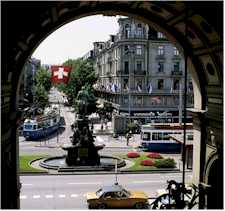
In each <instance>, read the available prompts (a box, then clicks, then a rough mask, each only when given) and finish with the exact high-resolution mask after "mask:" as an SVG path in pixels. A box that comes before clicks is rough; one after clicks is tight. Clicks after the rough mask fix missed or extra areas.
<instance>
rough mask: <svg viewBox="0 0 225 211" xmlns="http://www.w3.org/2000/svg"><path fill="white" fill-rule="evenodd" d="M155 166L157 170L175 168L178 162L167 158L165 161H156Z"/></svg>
mask: <svg viewBox="0 0 225 211" xmlns="http://www.w3.org/2000/svg"><path fill="white" fill-rule="evenodd" d="M154 166H155V167H157V168H175V166H176V162H175V161H174V159H173V158H166V159H163V160H156V161H155V163H154Z"/></svg>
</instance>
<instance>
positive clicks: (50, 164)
mask: <svg viewBox="0 0 225 211" xmlns="http://www.w3.org/2000/svg"><path fill="white" fill-rule="evenodd" d="M116 161H117V167H118V168H121V167H124V166H125V165H126V162H125V160H123V159H121V158H119V157H115V156H107V155H101V156H100V165H95V166H87V165H85V166H82V165H76V166H75V165H72V166H69V165H67V164H66V161H65V156H59V157H50V158H46V159H44V160H43V161H41V162H40V164H39V165H40V166H41V167H43V168H46V169H53V170H57V171H58V172H73V171H111V170H113V169H114V168H115V163H116Z"/></svg>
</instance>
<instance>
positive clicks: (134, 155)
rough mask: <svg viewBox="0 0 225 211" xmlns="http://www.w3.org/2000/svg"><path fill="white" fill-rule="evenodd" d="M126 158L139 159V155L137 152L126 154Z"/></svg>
mask: <svg viewBox="0 0 225 211" xmlns="http://www.w3.org/2000/svg"><path fill="white" fill-rule="evenodd" d="M127 157H128V158H137V157H140V154H139V153H137V152H128V153H127Z"/></svg>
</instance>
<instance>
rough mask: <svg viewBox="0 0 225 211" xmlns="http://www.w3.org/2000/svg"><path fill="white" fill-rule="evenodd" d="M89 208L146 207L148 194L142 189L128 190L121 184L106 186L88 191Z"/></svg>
mask: <svg viewBox="0 0 225 211" xmlns="http://www.w3.org/2000/svg"><path fill="white" fill-rule="evenodd" d="M86 196H87V203H88V208H98V209H105V208H136V209H142V208H146V207H147V206H148V205H149V204H148V196H147V195H146V193H144V192H142V191H128V190H126V189H125V188H123V187H122V186H121V185H118V184H114V185H110V186H104V187H102V188H100V189H99V190H97V191H96V192H88V193H87V194H86Z"/></svg>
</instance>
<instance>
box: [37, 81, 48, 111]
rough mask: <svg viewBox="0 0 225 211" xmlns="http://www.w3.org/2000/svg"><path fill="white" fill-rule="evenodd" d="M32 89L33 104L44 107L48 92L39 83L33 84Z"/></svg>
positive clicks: (46, 103)
mask: <svg viewBox="0 0 225 211" xmlns="http://www.w3.org/2000/svg"><path fill="white" fill-rule="evenodd" d="M34 91H35V99H34V102H35V106H37V107H40V108H45V107H46V106H47V105H48V92H47V91H46V90H45V88H44V86H42V85H41V84H37V85H35V86H34Z"/></svg>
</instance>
